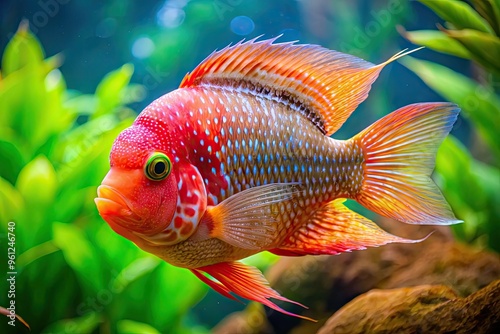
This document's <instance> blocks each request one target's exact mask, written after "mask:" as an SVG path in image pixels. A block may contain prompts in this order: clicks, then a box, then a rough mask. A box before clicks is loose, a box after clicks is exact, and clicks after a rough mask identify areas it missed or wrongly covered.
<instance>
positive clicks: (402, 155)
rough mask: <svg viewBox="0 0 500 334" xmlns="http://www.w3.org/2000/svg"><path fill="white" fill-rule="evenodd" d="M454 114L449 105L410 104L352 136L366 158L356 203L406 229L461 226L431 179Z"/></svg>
mask: <svg viewBox="0 0 500 334" xmlns="http://www.w3.org/2000/svg"><path fill="white" fill-rule="evenodd" d="M459 111H460V109H459V108H458V107H457V106H456V105H454V104H451V103H419V104H412V105H409V106H406V107H403V108H400V109H398V110H396V111H394V112H393V113H391V114H389V115H387V116H385V117H384V118H382V119H380V120H379V121H377V122H375V123H374V124H372V125H371V126H369V127H368V128H367V129H365V130H364V131H362V132H361V133H359V134H358V135H356V136H355V137H354V138H353V140H355V141H356V142H357V143H358V145H359V146H360V147H362V149H363V151H364V156H365V165H364V181H363V186H362V189H361V191H360V193H359V194H358V195H357V197H356V200H357V201H358V202H359V203H361V204H362V205H364V206H365V207H366V208H368V209H370V210H372V211H375V212H377V213H378V214H381V215H383V216H386V217H390V218H394V219H397V220H400V221H403V222H406V223H410V224H434V225H449V224H455V223H459V222H461V221H460V220H457V219H456V218H455V216H454V215H453V212H452V211H451V209H450V206H449V205H448V203H446V200H445V199H444V198H443V195H442V194H441V192H440V191H439V189H438V188H437V186H436V184H435V183H434V182H433V181H432V179H431V178H430V175H431V173H432V170H433V169H434V164H435V157H436V151H437V149H438V147H439V145H440V144H441V142H442V141H443V139H444V137H446V135H447V134H448V133H449V132H450V130H451V128H452V126H453V123H455V120H456V119H457V116H458V113H459ZM457 168H459V166H457Z"/></svg>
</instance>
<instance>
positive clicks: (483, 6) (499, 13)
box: [472, 0, 500, 36]
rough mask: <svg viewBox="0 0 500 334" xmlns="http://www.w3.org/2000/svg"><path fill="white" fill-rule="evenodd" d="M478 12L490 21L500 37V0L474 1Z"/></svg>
mask: <svg viewBox="0 0 500 334" xmlns="http://www.w3.org/2000/svg"><path fill="white" fill-rule="evenodd" d="M472 4H473V5H474V8H475V9H476V11H477V12H478V13H479V14H480V15H481V16H482V17H484V19H485V20H486V21H488V23H489V25H490V26H491V27H493V29H494V30H495V33H496V35H497V36H499V35H500V1H499V0H472Z"/></svg>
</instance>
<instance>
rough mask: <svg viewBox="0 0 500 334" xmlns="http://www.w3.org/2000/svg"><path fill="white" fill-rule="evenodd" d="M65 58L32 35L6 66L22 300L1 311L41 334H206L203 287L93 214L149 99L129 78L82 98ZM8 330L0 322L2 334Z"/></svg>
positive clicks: (11, 211) (5, 137)
mask: <svg viewBox="0 0 500 334" xmlns="http://www.w3.org/2000/svg"><path fill="white" fill-rule="evenodd" d="M61 59H62V58H61V56H59V55H57V56H54V57H51V58H48V59H44V51H43V49H42V47H41V45H40V44H39V42H38V41H37V39H36V38H35V37H34V36H33V35H32V34H31V33H30V32H29V30H28V27H27V25H26V24H22V25H21V27H20V28H19V30H18V32H17V33H16V34H15V35H14V36H13V38H12V39H11V41H10V42H9V44H8V45H7V47H6V49H5V51H4V54H3V57H2V65H1V66H2V67H1V77H0V101H1V103H0V161H1V163H0V223H1V224H0V254H2V256H4V255H5V254H8V247H11V248H15V252H14V254H15V256H13V262H10V263H7V261H1V264H0V268H1V270H2V272H4V273H5V272H15V273H16V274H14V276H15V285H14V287H15V288H14V290H15V296H11V297H8V295H7V294H6V293H2V295H1V296H0V306H3V307H5V308H7V307H8V306H10V305H11V300H13V301H14V305H15V311H16V313H17V314H19V315H20V316H22V317H23V318H24V320H26V322H27V323H29V324H30V326H31V329H32V331H33V332H34V333H40V332H50V333H86V332H93V331H100V332H110V331H111V332H116V333H131V332H144V333H160V332H178V333H183V332H185V333H188V332H189V333H193V332H205V330H204V329H203V328H200V329H197V327H196V323H194V322H192V321H191V320H190V319H189V317H185V316H184V315H185V314H186V313H187V312H188V311H189V310H190V308H191V307H192V305H193V304H194V303H196V302H197V301H199V299H200V298H201V297H202V296H203V294H204V292H205V291H206V287H204V286H203V285H202V284H199V283H198V282H196V280H197V279H196V278H195V277H194V276H192V275H191V274H190V273H188V272H187V271H183V270H178V269H176V268H174V267H172V266H169V265H167V264H166V263H164V262H163V261H161V260H160V259H158V258H156V257H154V256H151V255H148V254H146V253H144V252H142V251H140V250H139V249H138V248H137V247H135V246H134V245H133V244H132V243H130V242H128V241H126V240H125V239H123V238H117V237H116V235H115V233H114V232H113V231H111V229H110V228H109V227H108V226H107V225H106V224H104V223H103V222H102V220H101V218H100V217H99V216H98V214H97V210H96V209H95V205H94V201H93V198H94V197H95V195H96V186H97V185H98V184H99V182H100V180H101V179H102V178H103V177H104V175H105V173H106V172H107V170H108V168H109V164H108V153H109V151H110V148H111V144H112V142H113V140H114V138H116V136H117V135H118V133H119V132H120V131H121V130H122V129H124V128H125V127H127V126H129V125H130V124H131V122H132V120H133V118H134V113H133V112H132V110H131V109H130V108H128V107H127V104H129V103H131V102H134V101H137V100H138V99H140V97H141V96H143V95H144V94H143V93H142V89H143V87H142V86H140V85H133V84H130V83H129V81H130V78H131V75H132V73H133V67H132V66H131V65H124V66H122V67H121V68H119V69H117V70H115V71H113V72H111V73H109V74H108V75H106V76H105V77H104V79H103V80H102V81H101V83H100V84H99V85H98V87H97V89H96V92H95V94H92V95H85V94H80V93H78V92H74V91H70V90H68V89H67V88H66V86H65V81H64V78H63V76H62V74H61V72H60V71H59V70H58V66H59V65H60V63H61ZM9 222H10V223H9ZM9 233H10V234H9ZM11 265H12V267H10V266H11ZM159 282H164V284H159ZM7 285H8V282H7V281H6V280H2V282H1V283H0V291H8V289H9V288H10V287H8V286H7ZM3 313H5V312H3ZM181 315H182V316H181ZM2 317H3V316H2ZM7 320H8V319H7ZM16 326H17V327H16V328H15V329H16V330H17V331H18V332H22V330H23V329H22V327H23V326H22V324H21V323H20V322H16ZM187 328H189V330H188V329H187ZM12 329H13V328H11V327H10V325H9V324H8V323H7V321H2V322H1V325H0V332H2V333H7V332H11V331H12ZM26 332H28V330H27V329H26Z"/></svg>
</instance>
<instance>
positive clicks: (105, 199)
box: [94, 185, 142, 230]
mask: <svg viewBox="0 0 500 334" xmlns="http://www.w3.org/2000/svg"><path fill="white" fill-rule="evenodd" d="M97 196H98V197H97V198H95V199H94V202H95V204H96V206H97V210H98V211H99V214H100V215H101V217H102V218H103V219H104V220H105V221H107V222H108V223H111V224H118V225H120V226H122V227H125V228H128V229H132V230H133V229H134V228H136V227H139V226H140V225H141V224H142V218H141V217H140V216H139V215H138V214H136V213H135V212H134V211H133V210H132V208H131V207H132V206H131V204H130V201H129V200H128V199H127V198H126V197H125V196H123V194H121V193H120V192H119V191H118V190H116V189H115V188H113V187H111V186H108V185H101V186H99V187H98V188H97Z"/></svg>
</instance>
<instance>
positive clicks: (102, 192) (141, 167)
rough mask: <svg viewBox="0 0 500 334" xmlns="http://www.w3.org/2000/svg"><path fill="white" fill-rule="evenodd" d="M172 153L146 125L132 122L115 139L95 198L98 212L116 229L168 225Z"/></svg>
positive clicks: (172, 202)
mask: <svg viewBox="0 0 500 334" xmlns="http://www.w3.org/2000/svg"><path fill="white" fill-rule="evenodd" d="M172 156H173V155H172V153H171V152H169V150H168V145H166V144H165V142H164V141H162V140H161V138H160V136H159V135H158V134H156V133H155V132H153V131H151V130H150V129H149V128H148V127H145V126H140V125H133V126H131V127H129V128H127V129H125V130H124V131H123V132H122V133H120V135H119V136H118V137H117V138H116V140H115V142H114V144H113V147H112V149H111V154H110V165H111V168H110V170H109V172H108V174H107V175H106V176H105V177H104V179H103V181H102V183H101V185H100V186H99V187H98V188H97V196H98V197H97V198H96V199H95V203H96V205H97V209H98V211H99V214H100V215H101V217H102V218H103V219H104V220H105V221H106V222H107V223H108V224H109V225H110V226H111V227H112V228H113V229H114V230H115V231H116V232H118V233H119V234H121V235H124V236H126V237H129V235H131V234H135V233H140V234H155V233H158V232H160V231H162V230H164V229H165V228H166V227H167V226H168V225H169V224H170V222H171V221H172V218H173V216H174V213H175V209H176V202H177V197H178V195H177V192H178V191H177V181H176V177H175V173H172V161H173V159H172ZM129 239H130V237H129Z"/></svg>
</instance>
